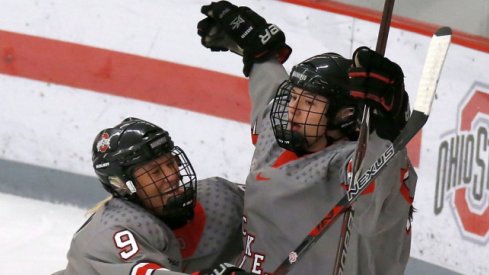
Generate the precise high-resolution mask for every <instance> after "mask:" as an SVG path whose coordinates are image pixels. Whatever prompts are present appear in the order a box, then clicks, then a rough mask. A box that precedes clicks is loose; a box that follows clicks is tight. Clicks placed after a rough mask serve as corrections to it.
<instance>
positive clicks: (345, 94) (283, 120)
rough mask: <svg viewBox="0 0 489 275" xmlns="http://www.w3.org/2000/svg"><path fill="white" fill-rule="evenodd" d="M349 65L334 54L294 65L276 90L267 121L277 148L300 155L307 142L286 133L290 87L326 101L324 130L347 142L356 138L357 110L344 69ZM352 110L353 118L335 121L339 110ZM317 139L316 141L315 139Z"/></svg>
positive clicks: (297, 135)
mask: <svg viewBox="0 0 489 275" xmlns="http://www.w3.org/2000/svg"><path fill="white" fill-rule="evenodd" d="M351 64H352V61H351V60H349V59H346V58H344V57H342V56H341V55H339V54H336V53H324V54H320V55H316V56H313V57H311V58H308V59H306V60H304V61H303V62H301V63H299V64H297V65H295V66H294V67H293V68H292V71H291V73H290V75H289V79H288V80H286V81H284V82H283V83H282V84H281V85H280V87H279V88H278V90H277V94H276V96H275V100H274V102H273V106H272V112H271V120H272V125H273V129H274V132H275V136H276V138H277V141H278V143H279V145H280V146H281V147H283V148H286V149H288V150H292V151H294V152H296V153H300V152H301V150H303V149H304V147H307V141H306V140H305V138H304V137H301V136H300V134H298V133H293V132H291V131H289V130H288V127H287V125H288V123H289V121H288V118H287V116H288V104H289V102H290V96H291V91H292V89H293V88H294V87H296V88H300V89H302V90H304V91H308V92H310V93H312V94H316V95H320V96H323V97H325V98H327V99H328V102H329V103H328V105H329V106H328V108H327V111H326V113H325V115H326V117H327V118H328V124H327V129H328V130H335V129H340V130H341V131H342V132H343V133H344V134H345V135H346V136H347V137H348V138H350V139H355V138H356V128H357V125H356V124H357V114H358V113H359V112H358V106H357V103H356V102H355V100H354V99H353V98H352V97H351V96H350V91H349V78H348V68H349V67H350V66H351ZM345 107H352V108H353V109H354V112H353V113H354V115H352V116H349V117H348V118H343V119H338V118H337V117H336V115H337V113H338V111H339V110H341V109H342V108H345ZM318 138H320V137H318ZM301 148H302V149H301Z"/></svg>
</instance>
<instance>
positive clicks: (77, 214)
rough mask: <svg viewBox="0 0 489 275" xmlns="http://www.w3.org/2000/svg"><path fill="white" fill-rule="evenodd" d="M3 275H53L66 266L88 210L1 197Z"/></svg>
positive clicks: (12, 197)
mask: <svg viewBox="0 0 489 275" xmlns="http://www.w3.org/2000/svg"><path fill="white" fill-rule="evenodd" d="M0 209H1V210H0V220H1V221H2V222H1V225H0V232H1V234H0V243H1V244H2V257H0V266H2V271H1V272H0V273H1V274H9V275H14V274H15V275H16V274H19V275H20V274H22V275H25V274H40V275H44V274H51V273H54V272H56V271H58V270H60V269H63V268H64V267H65V266H66V263H67V260H66V253H67V252H68V248H69V246H70V241H71V237H72V236H73V233H75V231H76V230H77V229H78V228H79V227H80V226H81V225H82V224H83V222H84V221H85V219H86V218H85V212H86V210H85V209H81V208H78V207H74V206H69V205H60V204H53V203H49V202H43V201H39V200H34V199H28V198H23V197H19V196H14V195H8V194H5V193H0Z"/></svg>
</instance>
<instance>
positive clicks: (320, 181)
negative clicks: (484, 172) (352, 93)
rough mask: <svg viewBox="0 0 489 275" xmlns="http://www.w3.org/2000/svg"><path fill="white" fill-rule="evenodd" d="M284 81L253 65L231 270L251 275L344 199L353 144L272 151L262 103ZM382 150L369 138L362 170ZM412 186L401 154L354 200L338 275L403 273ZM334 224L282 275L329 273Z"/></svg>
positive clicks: (263, 270) (277, 72)
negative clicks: (238, 245)
mask: <svg viewBox="0 0 489 275" xmlns="http://www.w3.org/2000/svg"><path fill="white" fill-rule="evenodd" d="M287 77H288V76H287V74H286V72H285V70H284V69H283V67H282V66H281V65H280V64H278V63H277V62H274V61H269V62H264V63H260V64H255V65H254V67H253V70H252V72H251V75H250V83H249V84H250V85H249V88H250V96H251V100H252V125H253V129H252V131H253V132H252V134H254V135H255V136H254V138H253V140H255V141H256V144H255V152H254V155H253V160H252V165H251V169H250V173H249V175H248V177H247V180H246V194H245V206H244V214H243V233H244V239H243V243H244V246H245V248H244V249H245V250H244V252H243V257H242V258H241V260H240V261H239V262H238V264H239V265H240V266H241V267H242V268H244V269H245V270H247V271H249V272H252V273H256V274H271V273H272V272H274V271H275V269H276V268H277V266H278V265H279V264H280V263H281V262H282V261H283V260H284V259H286V258H287V257H288V255H289V252H291V251H293V250H294V249H295V248H296V247H297V246H298V245H299V244H300V243H301V241H302V240H303V239H304V238H305V237H306V236H307V234H308V233H309V232H310V231H311V230H312V229H313V228H314V226H315V225H316V224H317V223H318V222H319V221H320V220H321V219H322V218H323V217H324V215H326V213H327V212H328V211H329V210H330V209H332V208H333V206H334V205H335V204H336V203H337V202H338V201H339V200H340V199H341V197H342V196H343V195H344V194H345V190H346V188H348V187H347V185H348V182H347V175H348V169H347V167H348V163H349V161H350V159H351V157H352V153H353V151H354V149H355V146H356V143H355V142H349V141H339V142H336V143H334V144H332V145H330V146H328V147H327V148H325V149H323V150H321V151H319V152H316V153H313V154H309V155H305V156H302V157H298V156H297V155H295V154H294V153H293V152H290V151H286V150H284V149H282V148H280V147H279V146H278V145H277V143H276V141H275V137H274V134H273V130H272V126H271V122H270V118H269V117H270V107H271V104H269V103H270V102H271V100H272V98H273V95H274V93H275V91H276V89H277V87H278V86H279V84H280V83H282V81H283V80H285V79H287ZM388 145H389V142H388V141H385V140H382V139H380V138H378V137H377V136H376V134H375V133H374V134H372V135H371V136H370V137H369V145H368V150H367V153H366V156H365V161H364V165H363V166H362V167H368V166H370V164H371V163H372V162H373V161H374V159H375V158H376V157H378V156H379V155H380V153H382V152H383V151H384V150H385V148H386V147H387V146H388ZM359 172H360V173H361V172H362V170H360V171H359ZM408 175H409V176H408ZM415 183H416V175H415V173H414V170H412V168H411V167H410V165H409V161H408V159H407V155H406V153H405V152H403V153H401V154H400V155H399V156H397V157H396V158H395V159H394V160H393V162H392V163H391V165H390V166H389V168H387V170H384V172H383V173H382V174H381V175H380V176H379V177H378V178H377V180H376V181H375V183H372V185H371V187H369V188H368V189H367V190H366V191H365V192H364V193H363V195H362V196H361V197H360V198H359V199H358V200H357V202H356V203H355V204H354V206H353V208H354V210H355V215H354V218H353V221H352V226H351V229H350V238H349V245H348V250H347V254H346V255H347V256H346V259H345V260H346V261H345V264H346V266H345V269H344V272H343V274H402V273H403V271H404V268H405V264H406V262H407V260H408V258H409V249H410V230H409V229H408V230H407V229H406V223H407V222H408V215H409V210H410V206H411V202H412V198H413V196H414V189H415ZM341 225H342V219H341V218H339V219H337V220H336V221H335V223H334V224H332V226H331V227H330V228H329V229H328V230H327V231H326V233H325V234H324V235H323V236H322V237H321V238H320V239H319V240H318V242H317V243H315V244H314V246H313V247H311V248H310V250H309V251H308V252H307V253H305V254H304V255H303V256H302V257H301V258H299V259H298V260H297V262H296V263H295V264H294V266H293V268H292V269H291V270H290V272H289V274H332V272H333V266H334V262H335V259H336V254H337V248H338V245H339V236H340V231H341Z"/></svg>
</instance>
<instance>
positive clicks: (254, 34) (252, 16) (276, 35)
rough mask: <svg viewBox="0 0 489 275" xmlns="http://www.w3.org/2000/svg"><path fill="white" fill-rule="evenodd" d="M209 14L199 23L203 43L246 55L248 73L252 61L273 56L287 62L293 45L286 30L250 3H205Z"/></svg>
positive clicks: (198, 28)
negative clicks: (257, 10)
mask: <svg viewBox="0 0 489 275" xmlns="http://www.w3.org/2000/svg"><path fill="white" fill-rule="evenodd" d="M201 12H202V13H203V14H205V15H206V16H207V18H205V19H203V20H201V21H200V22H199V23H198V25H197V30H198V34H199V36H200V37H201V43H202V45H204V46H205V47H207V48H209V49H211V50H212V51H228V50H230V51H232V52H234V53H236V54H239V55H241V56H243V63H244V68H243V73H244V75H245V76H248V75H249V73H250V71H251V67H252V65H253V63H255V62H263V61H265V60H267V59H269V58H271V57H274V58H276V59H277V60H278V61H279V62H280V63H284V62H285V61H286V60H287V59H288V58H289V55H290V53H291V52H292V49H291V48H290V47H289V46H288V45H287V44H286V43H285V35H284V33H283V32H282V31H281V30H280V29H279V28H278V27H277V26H275V25H273V24H269V23H267V21H266V20H265V19H264V18H263V17H261V16H260V15H258V14H257V13H255V12H254V11H253V10H251V9H250V8H248V7H244V6H243V7H237V6H235V5H233V4H231V3H229V2H227V1H219V2H212V3H211V4H210V5H205V6H202V9H201Z"/></svg>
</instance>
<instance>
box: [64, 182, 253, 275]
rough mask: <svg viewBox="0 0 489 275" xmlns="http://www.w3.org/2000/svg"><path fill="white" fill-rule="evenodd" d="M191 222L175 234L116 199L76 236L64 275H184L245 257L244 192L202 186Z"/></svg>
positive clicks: (223, 186)
mask: <svg viewBox="0 0 489 275" xmlns="http://www.w3.org/2000/svg"><path fill="white" fill-rule="evenodd" d="M197 200H198V202H197V204H196V208H195V215H194V218H193V219H192V221H191V222H189V223H188V224H187V225H185V226H184V227H182V228H179V229H176V230H173V231H172V230H171V229H170V228H169V227H167V226H166V225H165V224H164V223H163V222H162V221H161V220H160V219H158V218H157V217H156V216H154V215H152V214H150V213H149V212H148V211H146V210H145V209H143V208H142V207H140V206H139V205H136V204H134V203H132V202H129V201H127V200H123V199H118V198H113V199H111V200H110V201H109V202H108V203H107V204H106V205H105V206H104V207H103V208H101V209H99V210H98V211H97V212H96V213H95V214H94V215H92V216H91V217H90V218H89V219H88V220H87V222H86V223H85V224H84V225H83V226H82V227H81V228H80V229H79V230H78V232H76V233H75V235H74V237H73V240H72V243H71V247H70V249H69V252H68V266H67V268H66V270H63V271H60V272H58V273H56V275H61V274H66V275H68V274H83V275H90V274H104V275H111V274H114V275H115V274H131V275H132V274H134V275H139V274H154V275H156V274H165V275H171V274H183V273H190V272H193V271H198V270H202V269H205V268H208V267H211V266H214V265H216V264H218V263H222V262H232V261H233V260H235V258H236V257H237V256H238V255H239V254H240V253H241V251H242V245H241V237H242V233H241V215H242V208H243V191H242V189H241V188H239V187H238V185H237V184H235V183H232V182H229V181H227V180H225V179H222V178H209V179H205V180H201V181H199V182H198V185H197Z"/></svg>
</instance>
